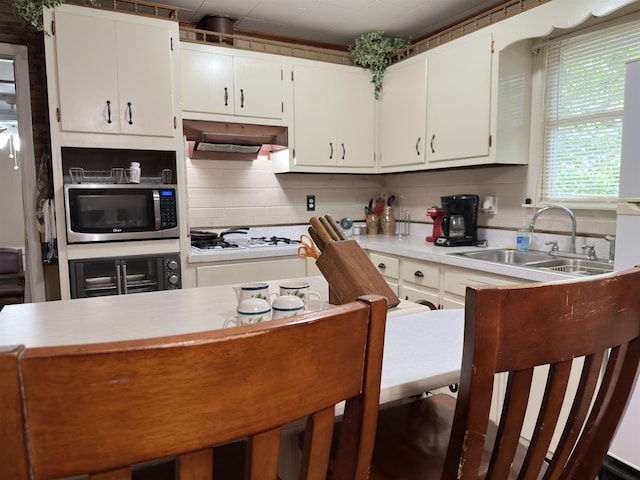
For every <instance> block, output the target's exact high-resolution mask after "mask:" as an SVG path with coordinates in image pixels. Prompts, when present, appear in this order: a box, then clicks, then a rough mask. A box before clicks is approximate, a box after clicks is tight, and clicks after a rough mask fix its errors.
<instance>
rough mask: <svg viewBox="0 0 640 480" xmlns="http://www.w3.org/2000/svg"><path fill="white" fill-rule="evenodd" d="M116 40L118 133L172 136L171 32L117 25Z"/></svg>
mask: <svg viewBox="0 0 640 480" xmlns="http://www.w3.org/2000/svg"><path fill="white" fill-rule="evenodd" d="M116 38H117V41H118V43H117V45H118V70H117V71H118V85H119V90H120V125H121V127H120V130H121V132H122V133H125V134H129V135H152V136H162V137H172V136H173V135H174V132H175V128H174V124H173V122H174V111H173V95H174V92H173V69H172V59H171V56H172V52H171V29H170V28H169V26H168V25H157V26H155V25H146V24H144V25H143V24H134V23H125V22H117V23H116ZM177 41H178V39H177V38H176V39H174V42H177Z"/></svg>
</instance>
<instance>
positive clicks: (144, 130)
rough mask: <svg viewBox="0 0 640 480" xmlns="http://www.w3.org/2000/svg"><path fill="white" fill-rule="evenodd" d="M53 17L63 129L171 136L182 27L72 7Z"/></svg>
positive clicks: (63, 8) (64, 6)
mask: <svg viewBox="0 0 640 480" xmlns="http://www.w3.org/2000/svg"><path fill="white" fill-rule="evenodd" d="M53 15H54V16H53V18H54V21H55V34H54V42H55V54H56V67H57V86H58V105H55V102H54V101H52V102H51V103H52V106H54V107H57V108H59V117H60V127H61V129H62V130H63V131H68V132H86V133H110V134H126V135H149V136H164V137H173V136H174V135H175V126H174V125H175V118H174V114H175V112H174V92H173V81H172V79H173V72H172V56H173V54H174V52H173V50H172V47H173V43H172V42H177V38H178V26H177V23H176V22H171V21H167V20H155V19H148V18H141V17H136V16H126V15H120V16H119V18H118V19H117V20H115V19H113V17H112V16H110V15H108V14H107V15H105V13H104V12H100V11H94V10H92V9H88V8H86V7H73V6H69V5H63V6H62V7H61V8H59V9H56V11H55V12H54V14H53Z"/></svg>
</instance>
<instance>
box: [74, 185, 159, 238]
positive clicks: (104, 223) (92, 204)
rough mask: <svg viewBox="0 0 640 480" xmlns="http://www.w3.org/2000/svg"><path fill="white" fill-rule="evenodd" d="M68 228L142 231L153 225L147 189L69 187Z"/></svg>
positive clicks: (151, 208)
mask: <svg viewBox="0 0 640 480" xmlns="http://www.w3.org/2000/svg"><path fill="white" fill-rule="evenodd" d="M69 209H70V219H71V230H72V231H74V232H79V233H113V232H145V231H153V230H156V229H157V225H156V213H155V211H154V198H153V190H151V189H139V190H136V189H113V188H110V189H100V188H95V189H94V188H91V189H82V188H76V189H73V190H70V191H69Z"/></svg>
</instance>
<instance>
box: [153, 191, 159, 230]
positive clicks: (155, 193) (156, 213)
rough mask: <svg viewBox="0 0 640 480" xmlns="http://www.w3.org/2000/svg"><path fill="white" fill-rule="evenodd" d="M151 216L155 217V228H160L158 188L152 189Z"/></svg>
mask: <svg viewBox="0 0 640 480" xmlns="http://www.w3.org/2000/svg"><path fill="white" fill-rule="evenodd" d="M153 216H154V217H155V219H156V224H155V229H156V230H160V226H161V218H160V192H159V191H158V190H154V191H153Z"/></svg>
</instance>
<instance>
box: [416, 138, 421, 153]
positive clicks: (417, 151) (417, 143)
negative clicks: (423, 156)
mask: <svg viewBox="0 0 640 480" xmlns="http://www.w3.org/2000/svg"><path fill="white" fill-rule="evenodd" d="M420 140H421V139H420V137H418V141H417V142H416V154H417V155H418V156H419V155H420Z"/></svg>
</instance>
